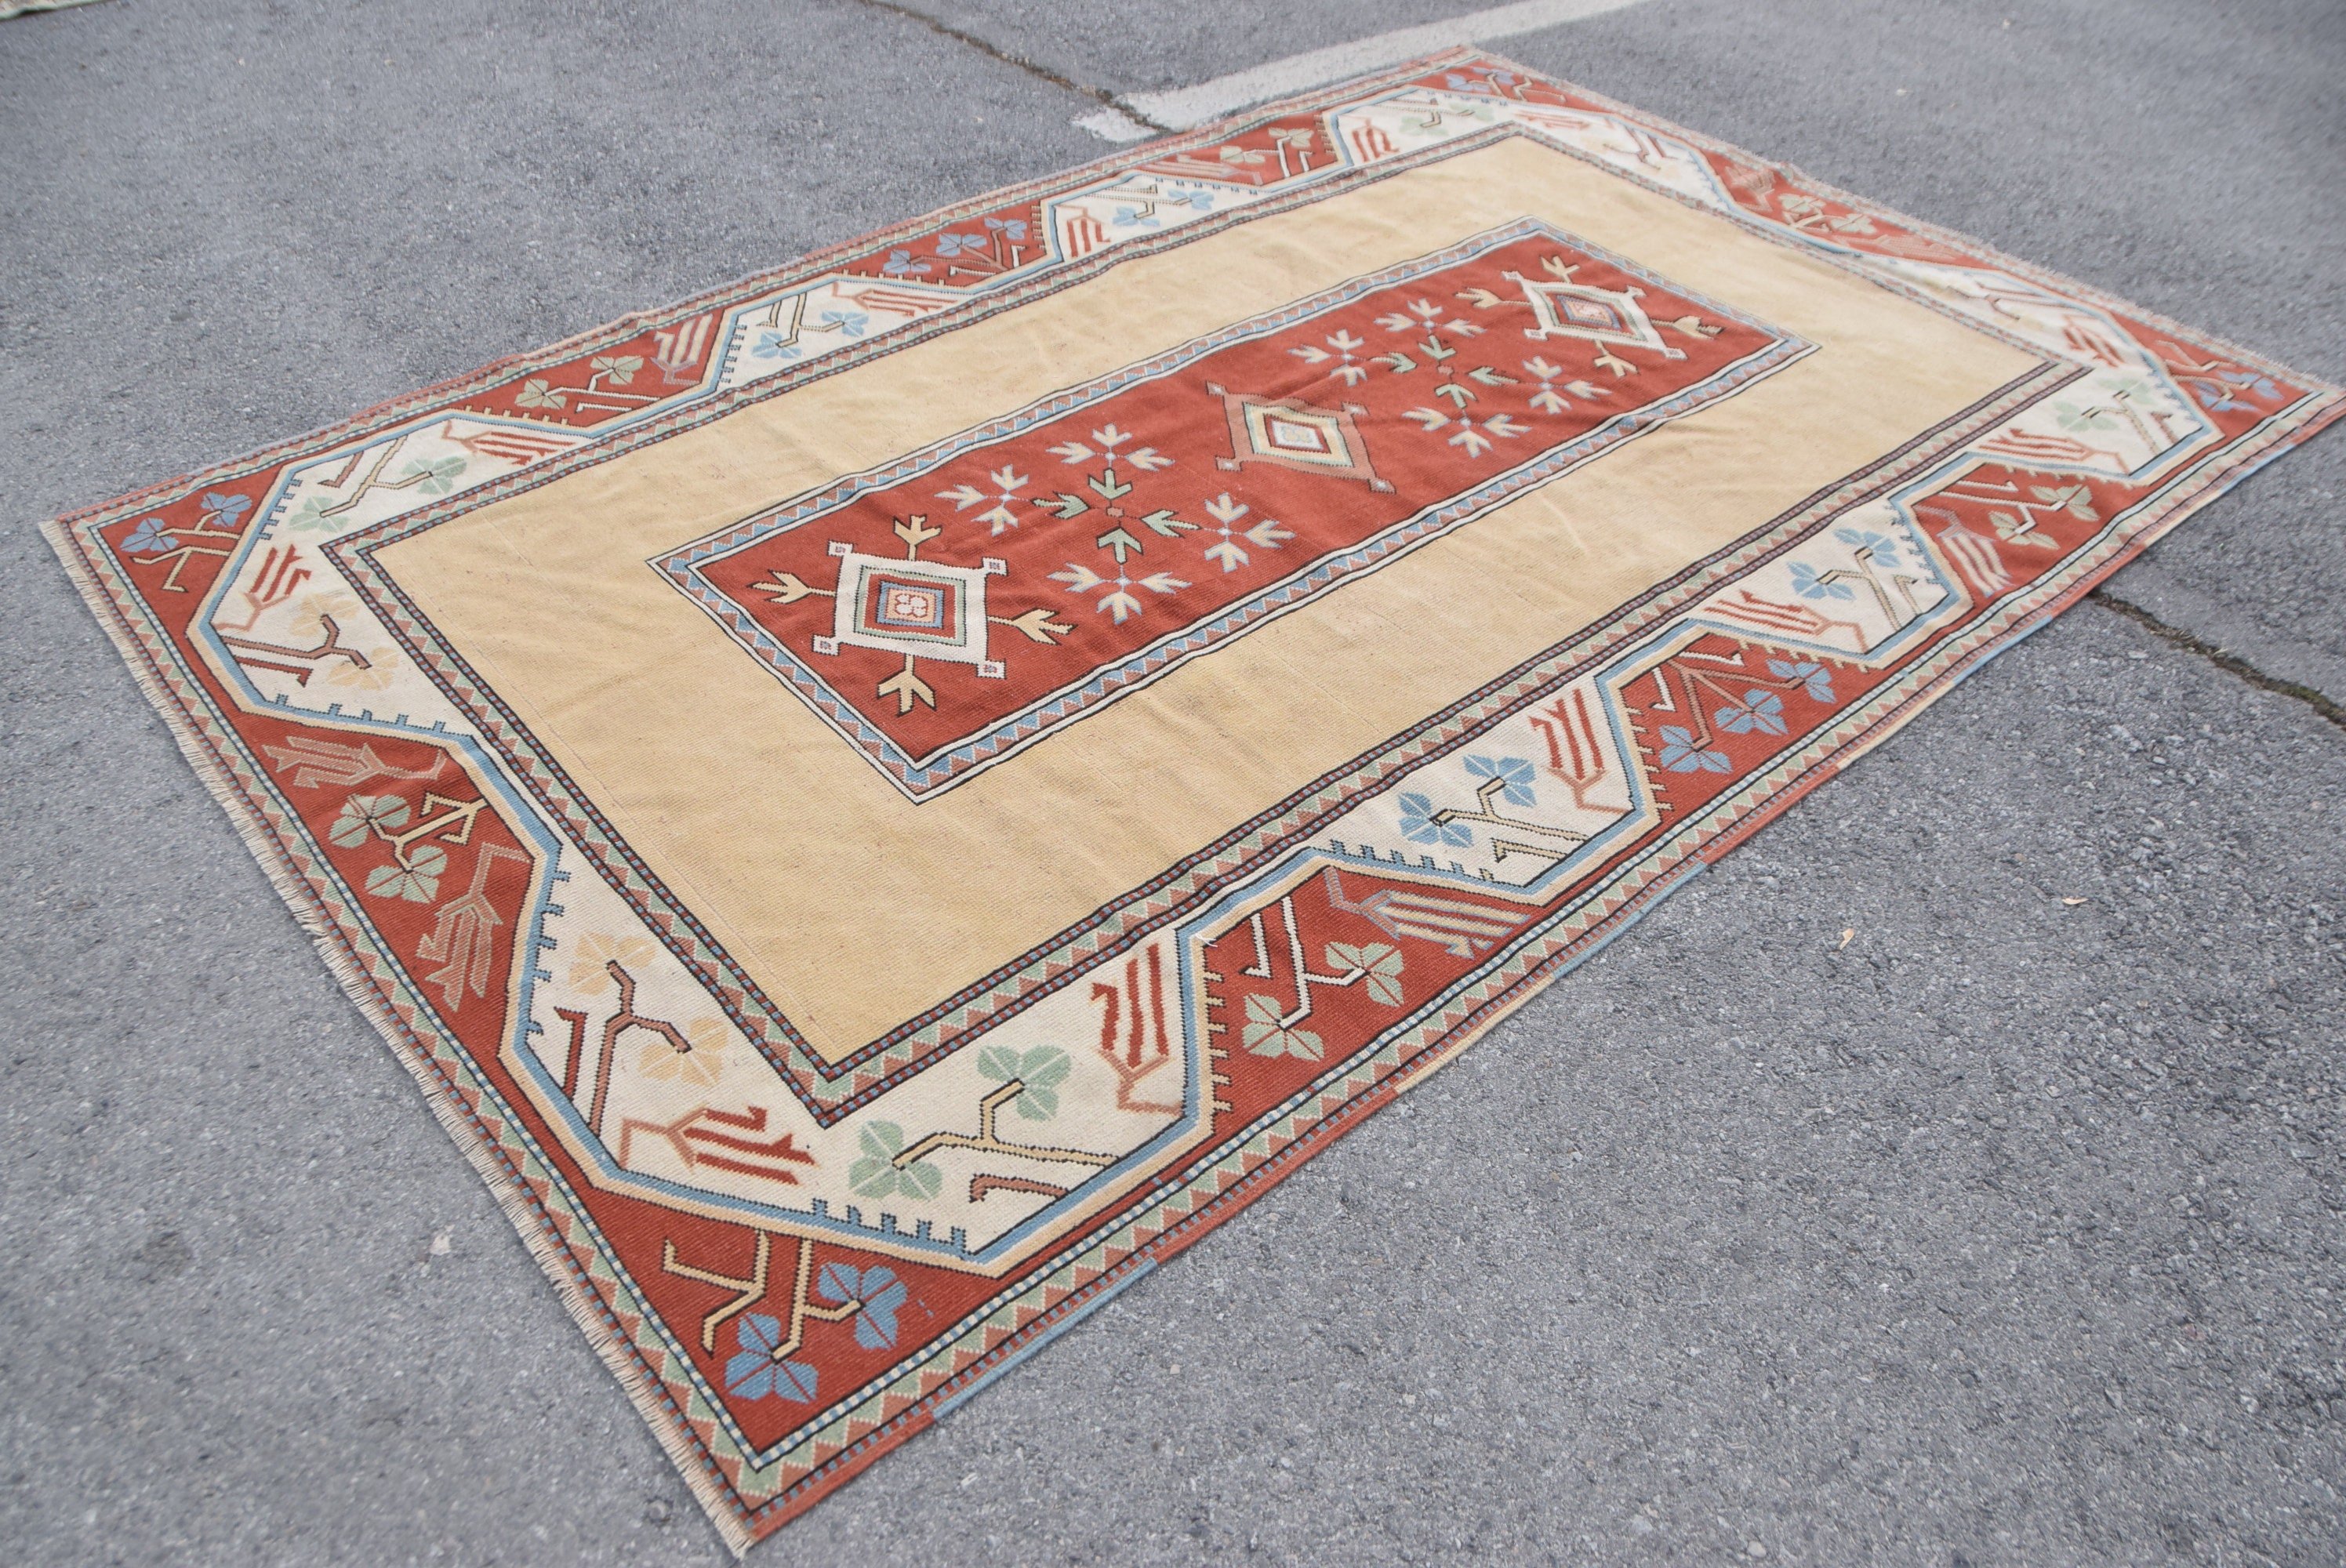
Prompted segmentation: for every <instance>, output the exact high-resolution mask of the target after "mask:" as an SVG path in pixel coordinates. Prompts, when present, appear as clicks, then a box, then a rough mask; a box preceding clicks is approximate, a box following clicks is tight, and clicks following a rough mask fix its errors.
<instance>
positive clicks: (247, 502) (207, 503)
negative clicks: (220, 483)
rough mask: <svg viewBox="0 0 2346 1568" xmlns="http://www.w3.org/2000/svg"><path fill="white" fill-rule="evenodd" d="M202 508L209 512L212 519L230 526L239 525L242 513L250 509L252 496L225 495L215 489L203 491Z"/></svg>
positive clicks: (235, 526) (241, 524) (236, 526)
mask: <svg viewBox="0 0 2346 1568" xmlns="http://www.w3.org/2000/svg"><path fill="white" fill-rule="evenodd" d="M204 510H205V511H207V512H209V513H210V514H212V517H213V519H214V520H216V521H218V522H219V523H221V524H225V525H226V526H228V527H230V528H238V527H241V526H243V523H242V519H243V517H244V514H246V513H248V512H250V511H251V510H252V497H251V496H250V495H226V494H221V493H220V492H219V491H217V490H208V491H206V492H205V493H204Z"/></svg>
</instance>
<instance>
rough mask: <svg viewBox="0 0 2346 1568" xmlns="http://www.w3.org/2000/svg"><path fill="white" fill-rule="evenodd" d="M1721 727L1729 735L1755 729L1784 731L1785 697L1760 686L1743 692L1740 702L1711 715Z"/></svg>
mask: <svg viewBox="0 0 2346 1568" xmlns="http://www.w3.org/2000/svg"><path fill="white" fill-rule="evenodd" d="M1711 718H1713V719H1714V720H1715V721H1717V723H1718V725H1719V728H1721V729H1724V730H1725V731H1727V733H1728V734H1729V735H1749V734H1750V733H1751V732H1752V731H1753V730H1755V729H1756V730H1758V731H1760V733H1761V734H1762V735H1781V734H1783V733H1784V728H1785V726H1784V699H1783V698H1782V697H1778V696H1777V695H1776V694H1775V693H1774V692H1772V691H1762V690H1760V688H1759V687H1752V688H1751V689H1750V690H1749V691H1747V692H1745V693H1744V694H1743V700H1742V701H1741V702H1740V703H1729V705H1728V706H1727V707H1725V708H1720V709H1719V711H1718V712H1717V713H1714V714H1712V715H1711Z"/></svg>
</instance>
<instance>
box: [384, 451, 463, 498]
mask: <svg viewBox="0 0 2346 1568" xmlns="http://www.w3.org/2000/svg"><path fill="white" fill-rule="evenodd" d="M460 473H464V459H463V458H461V457H440V458H434V459H433V461H431V462H430V463H409V464H408V465H407V466H406V467H405V468H403V469H401V470H400V471H399V477H400V479H401V480H403V481H405V480H413V481H414V482H415V488H416V490H417V491H418V492H419V493H420V494H425V495H445V494H448V490H449V487H450V486H451V485H453V484H454V483H455V480H456V476H457V475H458V474H460Z"/></svg>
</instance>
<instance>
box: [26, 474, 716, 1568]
mask: <svg viewBox="0 0 2346 1568" xmlns="http://www.w3.org/2000/svg"><path fill="white" fill-rule="evenodd" d="M41 535H42V537H43V538H45V539H46V540H47V541H48V544H49V546H50V548H52V549H53V550H55V551H56V554H57V558H58V560H59V561H60V562H61V563H62V564H63V565H64V566H65V569H66V576H67V577H69V578H70V579H71V580H72V582H73V585H74V587H75V588H76V590H77V591H78V592H79V593H80V595H81V596H82V599H83V602H84V603H86V604H87V605H88V606H89V607H90V610H91V613H92V614H93V615H94V616H96V618H97V623H98V625H99V626H101V627H102V628H104V630H105V632H106V634H107V636H108V637H109V638H110V639H111V640H112V641H113V643H114V646H115V649H116V651H117V653H119V654H120V655H121V656H122V662H123V664H124V665H125V666H126V667H128V670H129V673H130V677H131V679H132V680H133V681H135V682H136V683H137V684H138V690H139V691H140V692H141V693H142V694H143V695H144V696H145V697H146V698H147V700H148V702H149V703H150V704H152V705H153V707H154V708H155V710H156V712H157V713H158V715H160V716H161V718H162V720H163V724H164V727H165V728H167V729H168V731H169V732H170V736H171V738H172V739H173V740H174V741H176V742H177V743H178V745H179V753H180V755H181V756H183V757H185V758H186V759H187V760H188V764H189V767H190V768H192V769H194V770H195V773H196V777H197V778H198V779H199V780H200V781H201V782H202V784H203V786H204V788H205V789H208V790H209V791H210V793H211V796H212V799H215V800H217V801H219V804H220V807H221V809H224V810H225V811H226V812H227V813H228V819H229V822H230V826H232V827H233V828H234V829H235V830H236V833H237V836H238V837H239V838H240V839H241V840H244V846H245V848H246V849H247V850H250V851H251V853H252V857H253V859H254V860H256V861H258V862H259V863H260V871H261V874H262V875H264V876H265V877H267V878H268V879H269V883H270V886H271V887H272V888H274V889H275V890H276V891H277V893H278V896H279V897H280V898H281V899H282V900H284V901H285V906H286V908H287V909H288V911H290V912H291V914H292V916H293V920H294V922H295V923H296V924H297V925H299V926H300V927H301V930H302V932H304V933H305V934H306V935H307V936H308V937H309V938H310V942H311V946H312V947H313V948H315V949H316V950H317V953H318V956H319V957H320V958H321V959H322V960H323V961H324V962H325V965H326V970H327V972H328V973H330V974H331V975H332V976H333V978H334V981H335V983H337V984H339V985H340V986H341V987H342V993H343V994H344V995H346V996H348V997H349V998H350V999H351V1001H352V1003H353V1004H354V1005H356V1006H357V1008H358V1009H359V1012H360V1013H361V1014H362V1016H363V1017H364V1018H365V1019H366V1021H367V1022H368V1023H372V1025H374V1028H375V1032H376V1033H378V1034H380V1035H382V1038H383V1040H384V1042H385V1043H386V1044H389V1045H390V1046H391V1049H392V1053H393V1055H395V1056H396V1057H397V1058H398V1059H399V1061H400V1063H401V1064H402V1065H403V1066H404V1067H405V1068H406V1069H407V1071H408V1074H409V1075H410V1076H412V1077H413V1078H414V1080H415V1081H416V1084H417V1085H418V1086H419V1087H420V1088H422V1089H423V1098H424V1103H425V1104H426V1105H429V1106H430V1107H431V1110H432V1115H433V1117H434V1118H435V1119H436V1120H438V1122H439V1124H440V1125H441V1126H442V1127H443V1128H444V1130H445V1131H446V1132H447V1134H448V1136H449V1138H450V1140H451V1141H453V1142H454V1144H455V1145H456V1146H457V1147H458V1148H459V1149H461V1150H462V1151H464V1157H465V1158H466V1159H467V1160H468V1161H469V1162H471V1164H472V1166H473V1168H474V1171H476V1172H478V1173H479V1175H480V1176H481V1179H482V1180H483V1182H484V1183H485V1184H486V1185H487V1186H488V1188H489V1190H490V1192H491V1193H492V1194H493V1195H494V1196H495V1198H496V1200H497V1207H499V1208H501V1209H503V1210H504V1211H505V1218H506V1219H507V1220H508V1221H510V1222H511V1223H512V1225H513V1227H514V1229H515V1232H517V1233H518V1234H519V1236H520V1237H521V1240H522V1244H523V1245H524V1246H525V1247H527V1248H528V1249H529V1252H530V1256H531V1257H534V1258H535V1260H536V1262H537V1265H538V1267H539V1268H540V1269H542V1270H543V1271H544V1272H545V1274H546V1278H548V1279H549V1280H551V1281H552V1283H553V1285H554V1288H555V1290H556V1294H557V1295H559V1296H560V1297H561V1298H562V1303H563V1305H564V1306H565V1307H566V1308H568V1309H569V1312H570V1316H571V1318H572V1319H573V1320H575V1321H576V1323H577V1325H578V1327H579V1329H581V1330H582V1331H583V1332H584V1333H585V1334H586V1341H587V1343H588V1344H589V1345H591V1346H593V1347H594V1349H595V1351H596V1353H597V1355H598V1356H600V1357H601V1358H602V1360H603V1364H604V1365H605V1366H606V1367H607V1368H609V1369H610V1370H611V1374H612V1375H613V1376H614V1377H615V1378H617V1380H618V1382H619V1386H620V1387H621V1388H622V1389H624V1390H626V1391H627V1399H628V1400H629V1402H630V1403H632V1404H633V1405H634V1406H635V1408H636V1413H637V1415H638V1416H639V1417H641V1418H642V1420H643V1422H644V1424H645V1425H646V1426H648V1427H649V1428H650V1429H651V1431H652V1433H653V1435H654V1436H655V1437H657V1438H658V1440H659V1444H660V1447H661V1448H662V1449H663V1450H665V1451H667V1454H668V1460H669V1461H670V1462H671V1463H673V1464H674V1465H675V1467H676V1469H677V1471H678V1472H679V1473H680V1474H681V1475H682V1477H683V1479H684V1481H685V1483H686V1484H687V1485H688V1487H690V1489H691V1491H692V1494H693V1498H694V1500H695V1501H696V1502H699V1504H700V1507H701V1510H702V1512H705V1513H706V1514H707V1515H708V1517H709V1522H710V1523H711V1524H713V1525H714V1526H716V1528H717V1532H718V1534H719V1536H721V1537H722V1538H723V1539H724V1542H725V1545H726V1547H727V1549H728V1550H729V1551H730V1552H731V1553H733V1555H734V1557H735V1558H736V1559H737V1560H738V1559H739V1558H741V1557H744V1556H746V1555H747V1554H748V1553H749V1550H750V1547H751V1546H753V1545H755V1544H756V1543H757V1541H758V1536H757V1534H756V1533H755V1532H753V1531H752V1530H751V1529H750V1525H749V1522H748V1519H747V1516H746V1515H745V1514H744V1512H743V1511H742V1508H741V1504H740V1502H739V1499H738V1498H737V1497H735V1496H734V1495H733V1493H732V1492H731V1491H730V1490H729V1488H728V1487H727V1486H726V1485H725V1484H724V1481H723V1480H722V1477H721V1476H720V1474H719V1472H718V1471H717V1470H716V1469H715V1467H714V1466H713V1465H711V1464H710V1463H709V1456H708V1455H707V1454H706V1453H704V1452H702V1451H700V1450H699V1448H698V1447H697V1446H696V1445H695V1444H694V1442H693V1440H692V1436H691V1429H690V1427H689V1426H688V1424H687V1422H686V1420H685V1419H684V1417H683V1414H682V1412H681V1411H679V1410H678V1409H677V1406H676V1402H675V1400H673V1399H672V1398H670V1396H669V1394H668V1390H667V1389H666V1388H665V1387H664V1386H663V1385H662V1384H660V1382H659V1381H658V1380H657V1379H656V1378H655V1377H654V1376H653V1375H652V1373H651V1372H650V1370H649V1369H648V1368H647V1367H646V1366H645V1365H644V1363H643V1362H642V1360H641V1359H639V1358H638V1357H637V1355H636V1353H635V1348H634V1346H633V1345H632V1343H630V1342H629V1340H628V1339H627V1336H626V1334H625V1333H624V1332H623V1331H622V1330H621V1329H619V1328H618V1326H617V1324H616V1323H615V1322H613V1321H612V1320H611V1315H610V1313H611V1308H610V1306H609V1304H608V1303H607V1301H605V1300H604V1299H603V1297H602V1295H601V1294H600V1293H599V1292H597V1290H596V1289H595V1288H593V1287H592V1286H591V1285H589V1284H588V1283H587V1282H586V1277H585V1272H584V1270H583V1269H582V1268H580V1266H579V1264H578V1262H577V1260H576V1257H573V1256H572V1255H571V1253H570V1251H569V1249H568V1248H567V1247H565V1246H564V1245H563V1244H562V1243H561V1242H560V1240H559V1239H558V1238H557V1237H555V1236H554V1234H553V1233H552V1228H551V1227H550V1226H549V1225H548V1224H547V1223H546V1220H545V1218H544V1217H542V1216H541V1215H540V1213H539V1212H538V1210H537V1207H536V1205H535V1200H534V1198H533V1197H532V1196H531V1195H530V1192H529V1188H528V1186H527V1184H526V1182H525V1178H523V1177H522V1176H521V1174H520V1173H519V1172H518V1171H516V1170H515V1169H514V1168H513V1167H512V1166H511V1165H510V1164H509V1163H508V1162H507V1161H506V1159H505V1156H504V1155H503V1153H502V1152H501V1151H499V1150H498V1149H497V1148H496V1147H495V1145H494V1144H493V1143H492V1142H491V1140H490V1138H489V1136H488V1135H487V1134H486V1132H485V1131H484V1129H483V1128H482V1127H481V1126H480V1125H478V1124H477V1123H476V1122H475V1121H474V1118H473V1116H472V1114H471V1113H470V1112H469V1111H468V1110H466V1109H465V1108H464V1106H463V1105H460V1104H458V1103H457V1091H456V1088H455V1085H454V1084H453V1083H452V1082H450V1080H449V1079H448V1077H447V1076H446V1074H445V1073H444V1071H443V1070H442V1069H441V1067H440V1066H439V1064H437V1063H435V1062H433V1060H432V1059H431V1057H430V1055H429V1054H428V1053H426V1052H425V1051H424V1050H423V1049H422V1048H421V1046H420V1045H419V1044H418V1042H417V1041H416V1039H415V1037H414V1033H413V1030H412V1029H411V1028H410V1027H409V1025H408V1024H407V1023H406V1022H405V1021H404V1020H403V1019H402V1018H401V1017H400V1016H399V1013H398V1012H397V1010H396V1009H395V1008H393V1006H392V1004H391V1003H390V1000H389V999H388V998H387V997H385V996H384V994H383V993H382V988H381V987H380V986H378V985H377V984H376V983H375V981H374V979H373V978H372V976H370V975H369V974H368V973H367V972H366V970H365V969H364V968H363V967H362V965H361V964H360V962H359V961H358V959H357V958H356V957H355V956H354V955H353V954H352V952H351V949H350V946H349V944H348V942H346V941H345V940H344V938H343V935H342V930H341V928H340V927H339V926H338V925H336V923H335V921H334V919H333V917H332V915H331V914H330V913H328V912H327V911H326V909H325V907H324V904H323V901H322V900H321V899H320V897H319V895H318V891H317V890H316V889H315V888H313V887H311V885H310V882H309V880H308V879H307V878H306V877H304V876H303V875H302V874H301V869H300V867H298V866H297V865H295V864H294V862H293V860H292V858H291V856H290V855H288V854H287V853H286V851H285V846H284V843H283V841H282V840H280V838H279V837H278V836H277V833H276V832H275V830H272V829H271V828H270V825H269V823H268V821H267V820H266V819H264V818H263V817H262V816H261V814H260V811H259V810H257V809H255V808H254V807H253V804H252V802H251V801H250V799H246V797H245V794H244V791H243V790H242V789H240V787H239V786H238V784H237V781H236V779H234V778H233V777H232V776H231V775H230V772H229V770H228V769H227V768H226V766H225V765H223V764H222V763H221V761H220V760H219V758H218V757H217V756H215V755H214V754H213V752H212V748H211V747H210V746H209V744H208V743H207V742H206V740H205V738H204V737H203V735H202V733H201V732H200V731H199V728H198V727H197V725H196V723H195V721H194V720H193V719H192V718H190V716H189V713H188V710H187V708H186V707H185V706H184V705H183V704H182V703H181V702H180V700H179V697H178V695H177V694H175V693H174V692H173V691H172V690H171V689H170V687H168V685H167V684H166V683H165V682H164V680H163V679H162V678H161V677H159V676H158V674H157V673H156V671H155V670H154V668H153V667H152V666H151V665H150V663H149V662H148V650H147V648H146V647H145V646H144V645H143V644H142V643H141V642H140V640H139V638H138V632H137V630H136V628H135V627H134V626H132V625H131V624H130V622H129V619H128V616H126V615H125V614H124V612H123V609H122V606H120V605H118V604H117V603H116V602H115V599H114V597H113V596H112V595H111V594H109V593H108V592H107V588H106V585H105V583H104V581H103V580H102V579H101V578H100V577H99V575H98V574H97V570H96V569H95V568H94V567H93V566H92V565H90V563H89V562H88V560H87V558H86V557H85V556H84V555H83V554H82V546H81V543H80V541H79V540H78V539H77V538H76V536H75V535H74V530H73V526H72V524H71V523H70V522H69V521H68V520H66V519H63V518H58V519H53V520H51V521H48V522H46V523H43V524H41Z"/></svg>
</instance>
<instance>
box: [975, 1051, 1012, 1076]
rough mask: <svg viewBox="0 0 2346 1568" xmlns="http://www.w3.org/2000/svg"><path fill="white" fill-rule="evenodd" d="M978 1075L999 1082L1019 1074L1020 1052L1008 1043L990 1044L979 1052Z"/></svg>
mask: <svg viewBox="0 0 2346 1568" xmlns="http://www.w3.org/2000/svg"><path fill="white" fill-rule="evenodd" d="M977 1071H978V1075H979V1076H980V1077H984V1078H991V1079H992V1080H994V1082H995V1083H997V1084H1007V1083H1008V1082H1010V1080H1011V1079H1013V1078H1015V1077H1016V1076H1018V1053H1017V1052H1015V1051H1014V1050H1012V1049H1011V1048H1010V1047H1009V1046H1007V1045H988V1046H987V1047H986V1048H985V1049H984V1050H983V1051H980V1052H979V1053H978V1054H977Z"/></svg>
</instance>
